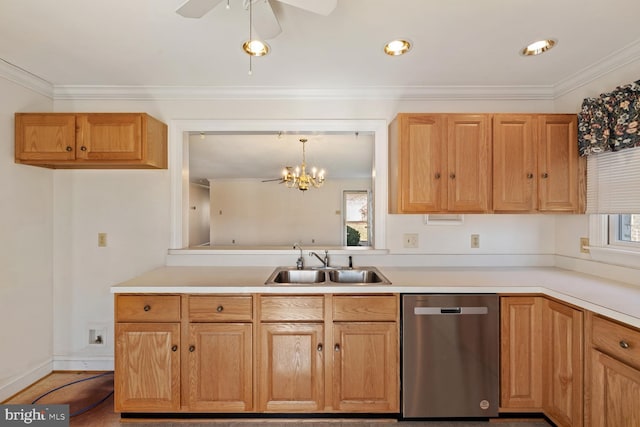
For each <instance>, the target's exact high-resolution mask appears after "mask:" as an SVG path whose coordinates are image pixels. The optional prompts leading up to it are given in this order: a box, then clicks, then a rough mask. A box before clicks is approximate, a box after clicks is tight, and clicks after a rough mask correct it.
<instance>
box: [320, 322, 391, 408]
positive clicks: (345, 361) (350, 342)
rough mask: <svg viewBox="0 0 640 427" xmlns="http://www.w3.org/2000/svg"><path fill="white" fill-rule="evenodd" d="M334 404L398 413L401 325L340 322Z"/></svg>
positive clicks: (343, 406) (337, 335) (336, 331)
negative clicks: (399, 326) (399, 327)
mask: <svg viewBox="0 0 640 427" xmlns="http://www.w3.org/2000/svg"><path fill="white" fill-rule="evenodd" d="M333 328H334V339H335V340H336V343H335V344H334V349H333V350H334V351H333V357H334V362H333V365H334V393H333V400H334V402H333V407H334V409H336V410H339V411H347V412H398V411H399V404H398V400H399V395H400V392H399V388H398V387H399V386H398V382H399V380H398V376H399V371H398V350H399V343H398V326H397V323H395V322H379V323H373V322H371V323H336V324H334V326H333Z"/></svg>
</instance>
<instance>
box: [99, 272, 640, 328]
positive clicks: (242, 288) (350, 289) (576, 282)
mask: <svg viewBox="0 0 640 427" xmlns="http://www.w3.org/2000/svg"><path fill="white" fill-rule="evenodd" d="M274 268H275V267H160V268H157V269H155V270H151V271H149V272H147V273H144V274H142V275H141V276H138V277H135V278H133V279H131V280H128V281H126V282H123V283H120V284H118V285H115V286H113V287H112V288H111V292H112V293H189V294H193V293H218V294H219V293H235V294H238V293H261V294H269V293H272V294H273V293H277V294H293V293H295V294H301V293H476V292H477V293H499V294H529V293H533V294H544V295H548V296H550V297H554V298H557V299H559V300H562V301H565V302H567V303H570V304H573V305H575V306H578V307H581V308H584V309H587V310H590V311H593V312H595V313H599V314H602V315H604V316H607V317H610V318H612V319H616V320H619V321H621V322H624V323H626V324H629V325H632V326H635V327H638V328H640V287H638V286H634V285H630V284H626V283H622V282H616V281H612V280H607V279H602V278H599V277H595V276H591V275H587V274H582V273H577V272H574V271H568V270H563V269H559V268H552V267H548V268H547V267H535V268H533V267H522V268H516V267H513V268H511V267H506V268H497V267H492V268H475V267H474V268H421V267H377V268H378V270H379V271H380V272H381V273H382V274H384V275H385V276H386V277H387V278H388V279H389V280H390V281H391V282H392V284H391V285H365V286H363V285H278V286H267V285H265V284H264V283H265V281H266V280H267V278H268V277H269V275H270V274H271V273H272V272H273V270H274Z"/></svg>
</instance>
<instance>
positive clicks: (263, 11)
mask: <svg viewBox="0 0 640 427" xmlns="http://www.w3.org/2000/svg"><path fill="white" fill-rule="evenodd" d="M251 7H253V28H254V29H255V30H256V32H257V33H258V35H259V36H260V37H262V38H263V39H272V38H274V37H275V36H277V35H278V34H280V32H281V31H282V30H281V29H280V23H278V18H277V17H276V14H275V13H273V9H272V8H271V4H270V3H269V1H268V0H264V1H258V2H255V3H253V4H252V6H251Z"/></svg>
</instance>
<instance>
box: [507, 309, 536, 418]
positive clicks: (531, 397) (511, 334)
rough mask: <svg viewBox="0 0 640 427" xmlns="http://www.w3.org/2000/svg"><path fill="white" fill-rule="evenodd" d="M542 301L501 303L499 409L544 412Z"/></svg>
mask: <svg viewBox="0 0 640 427" xmlns="http://www.w3.org/2000/svg"><path fill="white" fill-rule="evenodd" d="M542 303H543V299H542V298H540V297H502V298H501V299H500V317H501V319H500V329H501V333H500V336H501V338H500V341H501V342H500V362H501V363H500V365H501V368H500V369H501V376H500V382H501V387H500V406H501V408H503V409H507V410H509V409H512V410H513V409H517V410H519V411H521V410H530V411H532V412H538V411H540V410H541V409H542V361H543V357H542V305H543V304H542Z"/></svg>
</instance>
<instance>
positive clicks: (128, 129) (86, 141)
mask: <svg viewBox="0 0 640 427" xmlns="http://www.w3.org/2000/svg"><path fill="white" fill-rule="evenodd" d="M77 117H78V126H79V134H78V144H77V145H78V152H77V158H78V159H84V160H101V161H106V160H109V161H114V162H117V161H122V160H132V161H133V160H141V159H142V153H143V146H142V145H143V138H142V114H135V113H131V114H129V113H122V114H120V113H108V114H99V113H95V114H79V115H78V116H77Z"/></svg>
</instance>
